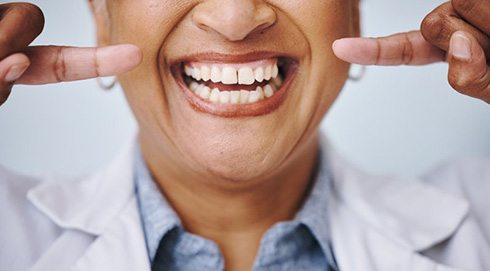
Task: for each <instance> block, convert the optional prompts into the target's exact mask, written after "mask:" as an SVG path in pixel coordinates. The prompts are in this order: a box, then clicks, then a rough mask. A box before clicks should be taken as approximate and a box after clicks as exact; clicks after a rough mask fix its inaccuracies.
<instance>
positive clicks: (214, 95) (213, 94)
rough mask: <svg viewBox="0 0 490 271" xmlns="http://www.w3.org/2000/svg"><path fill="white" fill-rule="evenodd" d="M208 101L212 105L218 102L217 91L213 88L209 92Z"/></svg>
mask: <svg viewBox="0 0 490 271" xmlns="http://www.w3.org/2000/svg"><path fill="white" fill-rule="evenodd" d="M209 100H210V101H211V102H213V103H217V102H218V101H219V89H217V88H214V89H213V90H212V91H211V95H210V96H209Z"/></svg>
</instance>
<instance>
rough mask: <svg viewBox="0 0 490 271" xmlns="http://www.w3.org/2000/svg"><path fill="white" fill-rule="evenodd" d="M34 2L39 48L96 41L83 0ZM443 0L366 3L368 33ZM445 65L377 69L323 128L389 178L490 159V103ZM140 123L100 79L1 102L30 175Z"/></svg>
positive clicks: (117, 140)
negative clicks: (41, 26)
mask: <svg viewBox="0 0 490 271" xmlns="http://www.w3.org/2000/svg"><path fill="white" fill-rule="evenodd" d="M135 1H136V0H135ZM162 1H164V0H162ZM2 2H4V1H2ZM30 2H32V3H35V4H38V5H39V6H40V7H41V8H42V9H43V10H44V12H45V16H46V21H47V22H46V27H45V31H44V33H43V34H42V35H41V36H40V38H38V39H37V40H36V42H35V43H36V44H62V45H76V46H91V45H93V44H94V36H95V35H94V32H93V23H92V21H91V17H90V14H89V11H88V9H87V5H86V1H85V0H69V1H67V0H36V1H30ZM440 3H442V1H435V0H411V1H393V0H365V1H364V3H363V16H364V18H363V20H364V34H365V35H367V36H377V35H386V34H391V33H394V32H400V31H405V30H411V29H416V28H418V26H419V24H420V21H421V19H422V18H423V17H424V15H425V14H426V13H428V12H429V11H430V10H431V9H432V8H434V7H436V6H437V5H439V4H440ZM446 69H447V67H446V65H445V64H436V65H431V66H426V67H399V68H392V67H390V68H381V67H370V68H369V70H368V73H367V75H366V77H365V78H364V80H363V81H362V82H361V83H348V84H347V86H346V88H345V89H344V91H343V93H342V95H341V97H340V99H339V100H338V101H337V103H336V104H335V106H334V107H333V109H332V110H331V112H330V113H329V115H328V117H327V118H326V120H325V122H324V124H323V128H324V129H325V130H326V131H327V133H328V134H329V136H330V138H331V140H332V141H333V142H334V144H335V145H336V146H337V149H338V150H339V151H340V152H341V153H343V154H344V155H345V156H347V158H348V159H349V160H351V161H353V162H354V163H356V164H358V165H360V166H362V167H364V168H365V169H368V170H370V171H372V172H377V173H383V174H403V175H419V174H421V173H423V172H426V171H427V170H428V169H429V168H431V167H433V166H435V165H437V164H439V163H441V162H443V161H445V160H448V159H453V158H455V157H459V156H463V155H475V154H479V155H490V125H489V124H490V106H489V105H487V104H485V103H483V102H480V101H477V100H474V99H471V98H468V97H464V96H462V95H460V94H458V93H456V92H455V91H453V90H451V89H450V87H449V85H448V83H447V81H446ZM135 128H136V124H135V122H134V119H133V117H132V116H131V113H130V110H129V109H128V107H127V104H126V102H125V100H124V97H123V95H122V92H121V90H120V89H117V90H115V91H112V92H104V91H102V90H99V89H98V88H97V86H96V84H95V82H94V81H92V80H91V81H84V82H75V83H66V84H58V85H49V86H37V87H33V86H17V87H16V88H15V89H14V91H13V93H12V95H11V97H10V99H9V101H8V102H7V103H6V104H5V105H4V106H2V107H0V164H2V165H4V166H6V167H8V168H10V169H13V170H16V171H18V172H21V173H25V174H31V175H32V174H47V173H55V174H63V175H77V174H85V173H89V172H91V171H94V170H97V169H101V168H103V167H104V166H105V165H107V163H109V162H110V161H111V159H113V157H114V156H115V155H116V153H117V151H118V149H119V148H120V147H121V145H122V144H123V143H124V142H126V140H127V138H128V136H129V135H130V134H131V131H133V130H134V129H135Z"/></svg>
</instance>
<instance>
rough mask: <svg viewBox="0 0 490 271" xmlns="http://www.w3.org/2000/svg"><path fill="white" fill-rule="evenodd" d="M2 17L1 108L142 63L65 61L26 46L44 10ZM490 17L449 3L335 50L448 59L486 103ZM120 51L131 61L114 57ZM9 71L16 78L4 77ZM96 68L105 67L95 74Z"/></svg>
mask: <svg viewBox="0 0 490 271" xmlns="http://www.w3.org/2000/svg"><path fill="white" fill-rule="evenodd" d="M0 18H1V20H0V32H1V33H2V35H1V37H2V38H1V39H0V60H1V61H0V105H1V104H3V103H4V102H5V101H6V100H7V98H8V96H9V94H10V92H11V89H12V87H13V85H14V84H46V83H56V82H60V81H74V80H81V79H88V78H93V77H97V76H107V75H114V74H119V73H124V72H126V71H129V70H131V69H132V68H134V67H135V66H137V65H138V64H139V62H140V60H141V52H139V50H138V49H137V48H134V47H131V46H129V45H128V46H126V47H123V48H119V50H121V51H119V52H116V51H114V48H111V47H109V48H107V50H106V53H105V54H103V55H102V56H98V54H97V53H95V52H97V51H98V50H97V49H95V48H85V49H82V48H76V49H72V51H71V52H70V55H71V57H68V58H66V57H63V56H64V55H65V56H66V53H67V52H68V51H66V50H68V48H66V47H56V46H49V47H29V44H30V43H31V42H32V41H33V40H34V39H35V38H36V37H37V36H38V35H39V34H40V33H41V32H42V30H43V27H44V16H43V13H42V11H41V10H40V9H39V8H38V7H36V6H34V5H32V4H27V3H7V4H1V5H0ZM489 18H490V1H489V0H480V1H479V0H452V1H450V2H446V3H444V4H442V5H441V6H439V7H437V8H436V9H434V10H433V11H432V12H431V13H430V14H428V15H427V16H426V18H425V19H424V20H423V22H422V24H421V29H420V32H418V31H416V32H408V33H402V34H396V35H393V36H389V37H384V38H378V39H376V42H374V43H372V42H368V41H366V40H362V39H349V40H340V41H338V42H337V43H336V44H335V46H334V51H335V53H336V54H337V56H338V57H340V58H341V59H343V60H346V61H348V62H352V63H359V64H366V65H367V64H369V65H371V64H376V65H403V64H408V65H420V64H428V63H433V62H437V61H444V60H446V61H447V62H448V64H449V72H448V81H449V83H450V84H451V86H452V87H453V88H454V89H456V90H457V91H459V92H460V93H463V94H465V95H469V96H471V97H475V98H478V99H481V100H483V101H485V102H487V103H490V72H489V68H488V61H489V56H490V38H489V36H490V19H489ZM454 33H456V34H457V35H453V34H454ZM461 37H462V39H463V41H464V42H465V41H467V43H468V44H469V48H470V57H469V58H466V57H455V55H454V54H452V53H451V48H452V47H451V44H453V45H454V46H456V45H457V44H459V43H458V41H460V40H461ZM352 47H355V48H356V49H358V50H362V51H363V52H364V54H363V55H355V53H352V50H350V48H352ZM121 52H122V53H123V54H127V55H128V56H129V57H128V58H121V57H117V53H121ZM78 58H83V59H89V60H90V62H91V63H93V65H89V67H84V68H81V67H79V66H76V63H77V62H78ZM123 59H124V60H123ZM121 62H124V63H121ZM110 63H112V64H110ZM121 64H123V65H121ZM13 67H16V69H17V74H14V75H12V74H11V75H10V76H9V77H10V78H7V73H8V71H9V70H10V69H12V68H13ZM97 67H104V68H103V69H102V70H97ZM66 71H68V72H66Z"/></svg>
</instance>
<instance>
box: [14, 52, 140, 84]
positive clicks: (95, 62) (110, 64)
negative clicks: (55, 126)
mask: <svg viewBox="0 0 490 271" xmlns="http://www.w3.org/2000/svg"><path fill="white" fill-rule="evenodd" d="M25 53H26V54H27V56H28V57H29V59H30V60H31V66H30V67H29V69H28V70H27V71H26V72H25V73H24V75H23V76H22V77H21V78H20V79H19V80H17V81H16V83H19V84H30V85H31V84H32V85H33V84H49V83H57V82H65V81H75V80H83V79H89V78H94V77H99V76H110V75H117V74H121V73H124V72H127V71H130V70H132V69H133V68H135V67H136V66H138V65H139V63H140V62H141V59H142V55H141V51H140V49H139V48H138V47H136V46H134V45H130V44H124V45H114V46H108V47H100V48H77V47H59V46H37V47H29V48H28V49H27V51H26V52H25Z"/></svg>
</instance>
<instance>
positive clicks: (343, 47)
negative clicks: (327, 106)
mask: <svg viewBox="0 0 490 271" xmlns="http://www.w3.org/2000/svg"><path fill="white" fill-rule="evenodd" d="M332 48H333V50H334V53H335V55H336V56H337V57H339V58H340V59H342V60H344V61H347V62H350V63H355V64H361V65H424V64H430V63H434V62H439V61H444V60H445V52H444V51H442V50H441V49H439V48H437V47H435V46H433V45H431V44H430V43H428V42H427V41H426V40H425V39H424V37H423V36H422V34H421V33H420V31H412V32H404V33H399V34H394V35H391V36H387V37H382V38H344V39H340V40H336V41H335V42H334V44H333V45H332Z"/></svg>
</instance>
